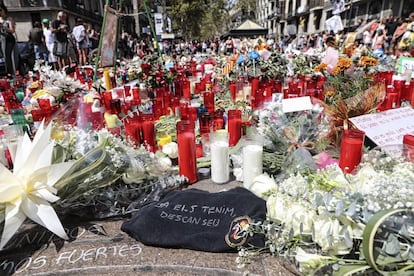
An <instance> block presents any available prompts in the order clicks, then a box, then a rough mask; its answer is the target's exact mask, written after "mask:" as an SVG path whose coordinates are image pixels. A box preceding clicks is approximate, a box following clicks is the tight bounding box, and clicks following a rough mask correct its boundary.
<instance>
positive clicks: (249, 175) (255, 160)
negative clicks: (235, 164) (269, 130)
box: [243, 144, 263, 189]
mask: <svg viewBox="0 0 414 276" xmlns="http://www.w3.org/2000/svg"><path fill="white" fill-rule="evenodd" d="M262 173H263V146H261V145H255V144H248V145H246V146H244V147H243V186H244V187H245V188H247V189H248V188H249V187H250V186H251V185H252V184H253V180H254V178H255V177H256V176H259V175H261V174H262Z"/></svg>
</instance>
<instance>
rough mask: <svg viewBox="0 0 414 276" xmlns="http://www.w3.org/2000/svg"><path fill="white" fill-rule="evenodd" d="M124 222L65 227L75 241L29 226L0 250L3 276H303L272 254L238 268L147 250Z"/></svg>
mask: <svg viewBox="0 0 414 276" xmlns="http://www.w3.org/2000/svg"><path fill="white" fill-rule="evenodd" d="M237 186H240V182H237V181H231V182H229V183H227V184H221V185H217V184H214V183H212V182H211V181H210V180H209V179H205V180H201V181H199V182H197V183H195V184H194V185H191V186H189V187H187V189H191V188H197V189H203V190H207V191H210V192H219V191H224V190H229V189H231V188H234V187H237ZM122 223H123V220H122V219H114V220H104V221H93V222H86V223H84V222H81V223H75V224H73V225H69V224H65V227H66V228H67V231H68V233H69V236H70V238H71V240H70V241H63V240H61V239H59V238H57V237H56V236H54V235H53V234H51V233H50V232H49V231H47V230H45V229H44V228H42V227H40V226H38V225H34V224H25V225H24V229H22V230H20V231H19V234H18V235H16V237H15V238H13V239H12V242H11V243H10V246H8V247H7V248H6V249H5V250H4V251H0V275H31V276H36V275H42V276H46V275H53V276H55V275H105V276H112V275H114V276H115V275H117V276H118V275H149V276H152V275H154V276H155V275H157V276H158V275H220V276H221V275H223V276H227V275H228V276H233V275H253V276H254V275H266V276H267V275H269V276H270V275H272V276H273V275H283V276H285V275H287V276H289V275H299V273H298V272H297V270H296V267H295V266H294V265H293V264H292V263H290V262H288V261H286V260H284V259H281V258H276V257H272V256H268V255H262V256H258V257H256V258H255V259H254V260H252V262H251V264H249V265H247V266H246V267H244V268H238V267H237V265H236V262H235V260H236V257H237V253H209V252H201V251H194V250H187V249H168V248H159V247H152V246H145V245H143V244H142V243H140V242H138V241H136V240H134V239H133V238H131V237H129V236H128V235H127V234H126V233H124V232H122V231H121V230H120V227H121V224H122Z"/></svg>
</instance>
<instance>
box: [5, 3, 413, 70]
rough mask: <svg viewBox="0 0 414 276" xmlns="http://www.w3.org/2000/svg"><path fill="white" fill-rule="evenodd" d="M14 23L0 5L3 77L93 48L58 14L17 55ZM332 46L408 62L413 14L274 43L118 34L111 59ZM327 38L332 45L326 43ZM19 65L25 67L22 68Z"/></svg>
mask: <svg viewBox="0 0 414 276" xmlns="http://www.w3.org/2000/svg"><path fill="white" fill-rule="evenodd" d="M15 25H16V24H15V22H14V20H13V18H11V17H10V16H8V14H7V7H6V6H5V5H4V4H3V3H1V4H0V27H1V33H2V34H3V35H2V36H0V40H1V41H0V42H1V46H2V55H3V59H0V60H4V62H3V63H1V62H0V71H3V75H11V76H13V75H14V74H15V73H16V71H18V70H20V71H25V69H27V68H29V69H31V68H33V66H34V63H35V62H36V61H41V62H43V63H44V64H46V65H51V66H52V67H53V68H54V69H57V70H62V69H63V68H65V67H67V66H68V65H72V64H76V65H86V64H88V62H89V61H88V54H89V53H90V51H92V50H93V49H95V48H97V47H98V44H99V36H100V34H99V32H98V31H96V30H95V29H94V28H93V26H92V24H90V23H87V22H84V21H83V20H82V19H81V18H78V19H76V25H75V26H73V28H70V27H69V26H68V20H67V14H66V13H65V12H64V11H59V12H58V13H57V15H56V18H55V19H53V20H50V19H48V18H44V19H43V20H42V22H33V27H32V29H30V31H29V34H28V39H29V42H28V43H27V45H26V47H25V49H23V51H20V50H18V49H17V46H16V44H17V43H16V39H15V36H14V33H15V27H16V26H15ZM328 38H330V43H331V44H332V45H336V46H337V47H338V46H341V48H342V49H344V53H348V54H352V53H353V52H355V51H362V50H364V49H365V50H366V49H368V50H371V51H372V52H373V53H374V54H377V55H378V56H385V55H393V56H396V57H398V56H401V55H404V56H414V51H413V49H414V12H413V13H411V14H410V15H409V17H408V18H395V17H394V16H388V17H384V18H381V19H379V18H378V19H376V20H370V21H369V22H363V21H362V20H360V21H359V24H358V26H356V27H355V28H354V29H353V30H352V31H349V32H344V31H338V32H336V33H334V32H333V31H323V32H320V33H315V34H298V35H284V36H282V37H280V38H276V37H272V36H268V37H257V38H254V39H251V38H247V37H244V38H232V37H226V38H224V39H219V38H214V39H206V40H193V41H185V40H183V39H179V40H177V39H176V40H162V41H157V42H155V41H154V40H153V39H152V38H151V37H144V38H140V37H138V36H137V35H136V34H128V33H125V32H124V33H122V34H121V35H120V38H119V40H118V45H117V46H118V48H117V58H118V59H120V60H122V59H132V58H134V57H143V56H145V55H146V54H148V53H151V52H155V51H158V52H160V53H163V54H165V55H167V56H176V57H177V56H182V55H192V54H196V53H205V54H217V55H218V54H223V55H231V54H234V53H237V52H240V51H243V50H245V49H248V48H255V47H258V48H268V49H275V48H276V49H278V50H280V51H283V52H292V51H296V52H298V51H299V52H305V51H309V50H320V51H324V50H326V48H327V39H328ZM332 38H333V40H332ZM22 65H25V66H26V68H24V67H23V66H22Z"/></svg>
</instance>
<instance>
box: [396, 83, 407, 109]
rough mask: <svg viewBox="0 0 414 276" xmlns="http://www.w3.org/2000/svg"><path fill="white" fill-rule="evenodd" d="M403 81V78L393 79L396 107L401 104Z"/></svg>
mask: <svg viewBox="0 0 414 276" xmlns="http://www.w3.org/2000/svg"><path fill="white" fill-rule="evenodd" d="M404 83H405V80H394V92H396V93H397V105H396V107H400V104H401V96H402V88H403V85H404Z"/></svg>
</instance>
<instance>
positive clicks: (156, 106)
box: [152, 98, 163, 120]
mask: <svg viewBox="0 0 414 276" xmlns="http://www.w3.org/2000/svg"><path fill="white" fill-rule="evenodd" d="M152 113H153V114H154V118H155V120H158V119H159V118H160V117H161V116H162V115H163V103H162V99H161V98H155V99H152Z"/></svg>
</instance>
